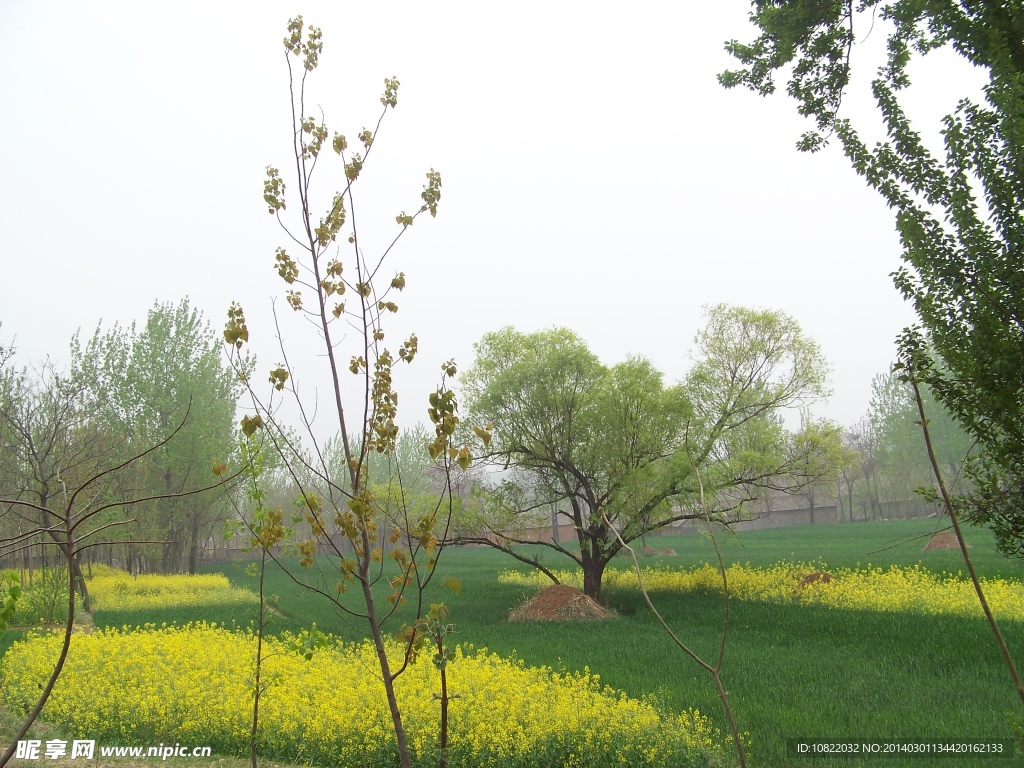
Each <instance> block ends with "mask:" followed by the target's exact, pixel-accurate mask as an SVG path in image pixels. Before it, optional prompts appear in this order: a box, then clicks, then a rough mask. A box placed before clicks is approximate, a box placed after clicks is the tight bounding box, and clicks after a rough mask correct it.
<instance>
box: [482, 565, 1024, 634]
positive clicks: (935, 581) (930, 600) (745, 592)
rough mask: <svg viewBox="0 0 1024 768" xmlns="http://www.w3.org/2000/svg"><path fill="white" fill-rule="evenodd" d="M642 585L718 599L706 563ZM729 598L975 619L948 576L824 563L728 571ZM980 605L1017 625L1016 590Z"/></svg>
mask: <svg viewBox="0 0 1024 768" xmlns="http://www.w3.org/2000/svg"><path fill="white" fill-rule="evenodd" d="M820 571H827V572H829V573H831V574H832V575H833V576H834V577H835V579H834V580H833V581H831V582H828V583H826V582H824V581H817V582H814V583H811V584H807V585H806V586H801V580H802V579H803V578H804V577H805V576H807V575H808V574H811V573H815V572H820ZM641 573H642V574H643V579H644V585H645V586H646V587H647V588H648V589H649V590H650V591H652V592H657V591H679V592H721V590H722V578H721V575H720V574H719V571H718V567H717V566H712V565H708V564H707V563H705V564H703V565H700V566H698V567H696V568H691V569H679V570H674V569H668V568H642V569H641ZM726 574H727V577H728V581H729V594H730V595H731V596H732V597H735V598H736V599H738V600H750V601H760V602H773V603H798V604H804V605H824V606H828V607H831V608H845V609H854V610H871V611H912V612H916V613H922V614H931V615H947V614H952V615H961V616H982V611H981V606H980V605H979V603H978V597H977V594H976V593H975V591H974V586H973V585H972V584H971V582H970V581H969V580H965V579H962V578H960V577H959V576H958V575H953V574H948V573H941V574H937V573H933V572H931V571H929V570H927V569H926V568H923V567H921V566H914V567H913V568H899V567H895V566H893V567H891V568H886V569H883V568H872V567H871V566H870V565H869V566H868V567H867V568H863V569H852V568H839V569H835V570H830V569H829V568H827V567H826V566H825V564H824V563H789V562H781V563H777V564H775V565H773V566H771V567H769V568H754V567H751V566H750V565H739V564H734V565H730V566H729V567H728V568H727V569H726ZM555 575H556V576H557V577H558V578H559V580H561V581H562V583H563V584H572V585H574V586H576V587H581V586H582V573H581V572H580V571H578V570H577V571H555ZM498 580H499V581H501V582H503V583H506V584H524V585H530V586H539V587H544V586H548V585H550V583H551V581H550V579H548V578H547V577H546V576H544V574H542V573H540V572H539V571H536V572H534V573H529V574H524V573H520V572H517V571H503V572H502V573H501V574H499V576H498ZM603 586H604V587H610V588H612V589H636V588H637V577H636V572H635V571H633V570H632V569H629V570H625V569H608V570H606V571H605V572H604V581H603ZM982 587H983V588H984V590H985V597H986V598H987V599H988V601H989V605H990V606H991V607H992V611H993V612H994V613H995V615H996V616H997V617H998V618H1005V619H1011V620H1015V621H1024V585H1021V584H1020V583H1019V582H1017V581H1012V580H1009V579H983V580H982Z"/></svg>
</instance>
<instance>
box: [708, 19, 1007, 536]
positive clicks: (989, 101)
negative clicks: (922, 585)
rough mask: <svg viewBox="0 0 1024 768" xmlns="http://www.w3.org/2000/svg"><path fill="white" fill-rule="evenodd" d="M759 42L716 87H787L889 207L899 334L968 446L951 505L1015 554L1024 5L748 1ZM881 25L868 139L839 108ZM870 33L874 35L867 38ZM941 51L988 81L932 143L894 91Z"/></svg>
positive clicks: (820, 141) (809, 141) (803, 144)
mask: <svg viewBox="0 0 1024 768" xmlns="http://www.w3.org/2000/svg"><path fill="white" fill-rule="evenodd" d="M750 18H751V21H752V22H753V23H754V25H755V26H756V27H757V29H758V33H759V34H758V37H757V39H756V40H754V41H753V42H752V43H750V44H741V43H739V42H737V41H735V40H734V41H732V42H730V43H728V44H727V46H726V47H727V49H728V50H729V52H730V53H732V54H733V55H734V56H735V57H736V58H737V59H738V61H739V62H740V64H741V65H742V68H741V69H738V70H735V71H730V72H725V73H723V74H722V75H720V81H721V82H722V84H723V85H725V86H726V87H732V86H738V85H742V86H745V87H748V88H750V89H752V90H754V91H756V92H758V93H761V94H765V95H766V94H769V93H772V92H774V90H775V88H776V84H775V77H776V73H777V72H779V71H780V70H783V69H787V70H788V74H787V77H788V81H787V88H786V90H787V92H788V93H789V94H790V95H791V96H793V97H794V98H795V99H796V100H797V101H798V110H799V111H800V113H801V114H804V115H807V116H809V117H811V118H813V119H814V120H815V122H816V127H817V129H816V130H815V131H812V132H810V133H808V134H806V135H805V136H804V137H803V138H802V139H801V140H800V143H799V146H800V148H802V149H805V150H812V151H813V150H817V149H820V148H821V147H822V146H824V144H825V143H826V141H827V139H828V137H830V136H835V137H836V138H837V139H838V140H839V143H840V145H841V146H842V149H843V152H844V153H845V154H846V156H847V158H848V159H849V160H850V163H851V165H852V166H853V168H854V170H855V171H856V172H857V173H858V174H860V175H861V176H863V177H864V179H865V180H866V181H867V183H868V184H869V185H870V186H871V187H873V188H874V189H876V190H877V191H878V192H879V193H881V194H882V196H883V197H884V199H885V200H886V202H887V203H888V204H889V206H890V207H891V208H892V209H893V210H894V211H895V214H896V226H897V229H898V231H899V233H900V238H901V242H902V246H903V260H904V262H905V265H904V266H903V267H902V268H901V269H899V270H898V271H897V272H895V273H894V275H893V278H894V281H895V283H896V286H897V288H898V289H899V290H900V291H901V292H902V294H903V295H904V296H905V297H906V298H907V299H909V300H911V301H912V302H913V304H914V307H915V309H916V311H917V314H918V317H919V319H920V325H919V326H916V327H915V328H911V329H908V332H907V333H906V334H904V335H903V336H902V337H901V356H902V358H903V359H904V361H905V363H906V364H907V365H909V366H910V368H911V370H912V373H913V375H914V376H915V377H916V378H917V379H918V380H919V381H921V382H922V383H925V384H927V385H928V387H929V388H930V389H931V391H932V392H934V394H935V397H936V398H937V400H938V401H939V402H940V403H941V404H942V406H944V407H945V408H946V409H947V410H948V411H949V413H950V414H952V415H953V417H954V418H955V419H956V420H957V422H958V423H959V424H961V425H962V426H963V427H964V429H965V430H966V431H967V432H968V433H969V434H970V436H971V437H972V438H974V439H976V440H977V444H978V457H977V458H976V460H975V461H974V462H973V463H972V464H971V466H970V467H969V473H970V475H971V480H972V486H973V488H974V491H973V492H972V494H971V495H970V496H969V497H968V498H965V499H962V504H963V508H964V509H965V510H966V511H967V513H968V514H969V515H970V516H971V517H972V519H973V520H974V521H975V522H981V523H988V524H990V525H991V526H992V527H993V529H994V530H995V532H996V535H997V539H998V540H999V542H1000V544H1001V547H1002V548H1003V550H1004V551H1005V552H1008V553H1010V552H1012V553H1016V554H1024V448H1022V446H1024V262H1022V259H1021V253H1022V251H1021V248H1022V243H1024V212H1022V210H1021V206H1020V201H1021V199H1024V162H1022V161H1024V77H1022V68H1024V8H1022V7H1021V5H1020V4H1019V3H1007V2H998V1H996V0H982V1H980V2H970V3H967V2H955V1H954V0H860V2H852V1H851V2H819V1H818V0H788V1H784V2H783V1H780V0H755V2H754V4H753V10H752V11H751V15H750ZM876 22H877V23H878V26H880V27H883V28H884V29H885V34H887V47H888V58H887V61H886V63H885V64H884V65H883V66H882V67H881V68H880V69H879V71H878V73H877V75H876V77H875V79H874V80H873V81H872V90H873V93H874V97H875V100H876V103H877V105H878V110H879V113H880V115H881V117H882V119H883V122H884V126H885V131H886V134H887V139H886V140H885V141H883V142H880V143H878V144H877V145H876V146H874V147H868V145H867V144H866V143H865V142H864V141H863V140H862V139H861V138H860V136H859V134H858V132H857V130H856V128H855V126H854V125H853V124H852V123H851V121H850V120H849V119H846V118H843V117H842V116H841V104H842V97H843V94H844V91H845V89H846V88H847V86H848V84H849V82H850V75H851V64H850V56H849V54H850V51H851V49H852V46H853V45H854V44H855V42H856V41H858V40H862V39H863V38H864V37H866V36H867V35H868V34H870V33H871V31H872V29H875V27H876ZM875 34H878V32H876V33H875ZM947 46H948V47H951V48H952V49H953V50H954V51H956V52H957V53H958V54H960V55H961V56H962V57H963V58H964V59H965V60H966V61H965V64H966V63H969V64H970V65H973V66H975V67H978V68H981V69H982V70H983V71H984V72H985V73H986V74H987V76H988V82H987V84H986V85H985V87H984V101H983V102H978V101H975V100H972V99H968V98H965V99H962V100H961V101H960V102H959V103H958V105H957V107H956V109H955V110H954V112H953V113H952V114H949V115H947V116H946V117H944V118H943V120H942V125H941V131H940V132H941V136H942V150H941V152H934V151H932V150H931V149H929V148H928V146H927V143H926V142H925V141H924V140H923V139H922V134H921V133H920V132H919V130H917V129H915V128H914V127H913V126H912V125H911V123H910V120H909V118H908V117H907V113H906V111H905V109H904V106H903V103H902V94H903V92H904V91H905V90H906V89H907V87H908V86H909V85H910V78H909V75H908V70H909V65H910V63H911V61H912V60H913V59H914V58H915V56H925V55H927V54H928V53H929V52H931V51H934V50H936V49H938V48H942V47H947Z"/></svg>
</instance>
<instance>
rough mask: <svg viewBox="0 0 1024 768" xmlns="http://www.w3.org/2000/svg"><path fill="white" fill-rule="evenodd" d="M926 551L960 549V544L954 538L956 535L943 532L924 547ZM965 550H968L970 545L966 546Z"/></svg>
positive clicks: (950, 532)
mask: <svg viewBox="0 0 1024 768" xmlns="http://www.w3.org/2000/svg"><path fill="white" fill-rule="evenodd" d="M924 548H925V549H926V550H928V549H960V542H959V541H958V540H957V538H956V534H955V533H953V532H952V531H943V532H942V533H937V534H935V536H933V537H932V540H931V541H929V542H928V543H927V544H925V545H924ZM967 548H968V549H970V548H971V545H970V544H968V545H967Z"/></svg>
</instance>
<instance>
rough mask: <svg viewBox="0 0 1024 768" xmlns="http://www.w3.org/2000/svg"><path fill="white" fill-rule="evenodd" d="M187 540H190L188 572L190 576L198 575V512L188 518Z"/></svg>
mask: <svg viewBox="0 0 1024 768" xmlns="http://www.w3.org/2000/svg"><path fill="white" fill-rule="evenodd" d="M189 529H190V530H189V538H190V539H191V540H192V541H191V545H190V546H189V550H188V572H189V573H191V574H192V575H195V574H197V573H199V560H200V547H199V539H200V537H201V534H200V531H199V510H196V511H195V512H193V513H192V514H191V515H190V516H189Z"/></svg>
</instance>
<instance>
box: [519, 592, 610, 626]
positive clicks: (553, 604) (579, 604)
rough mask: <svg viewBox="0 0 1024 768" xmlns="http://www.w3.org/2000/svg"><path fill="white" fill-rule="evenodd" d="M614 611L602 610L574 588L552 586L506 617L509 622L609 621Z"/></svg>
mask: <svg viewBox="0 0 1024 768" xmlns="http://www.w3.org/2000/svg"><path fill="white" fill-rule="evenodd" d="M614 615H615V612H614V611H610V610H608V609H607V608H602V607H601V606H600V605H598V604H597V603H596V602H595V601H594V600H593V599H592V598H589V597H587V596H586V595H584V594H583V593H582V592H580V591H579V590H578V589H576V587H570V586H568V585H567V584H553V585H551V586H550V587H547V588H546V589H542V590H541V591H540V593H539V594H538V595H537V596H536V597H535V598H533V599H532V600H528V601H527V602H525V603H523V604H522V605H520V606H519V607H518V608H516V609H515V610H514V611H512V612H511V613H510V614H509V615H508V620H509V621H581V620H586V619H609V618H611V617H612V616H614Z"/></svg>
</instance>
